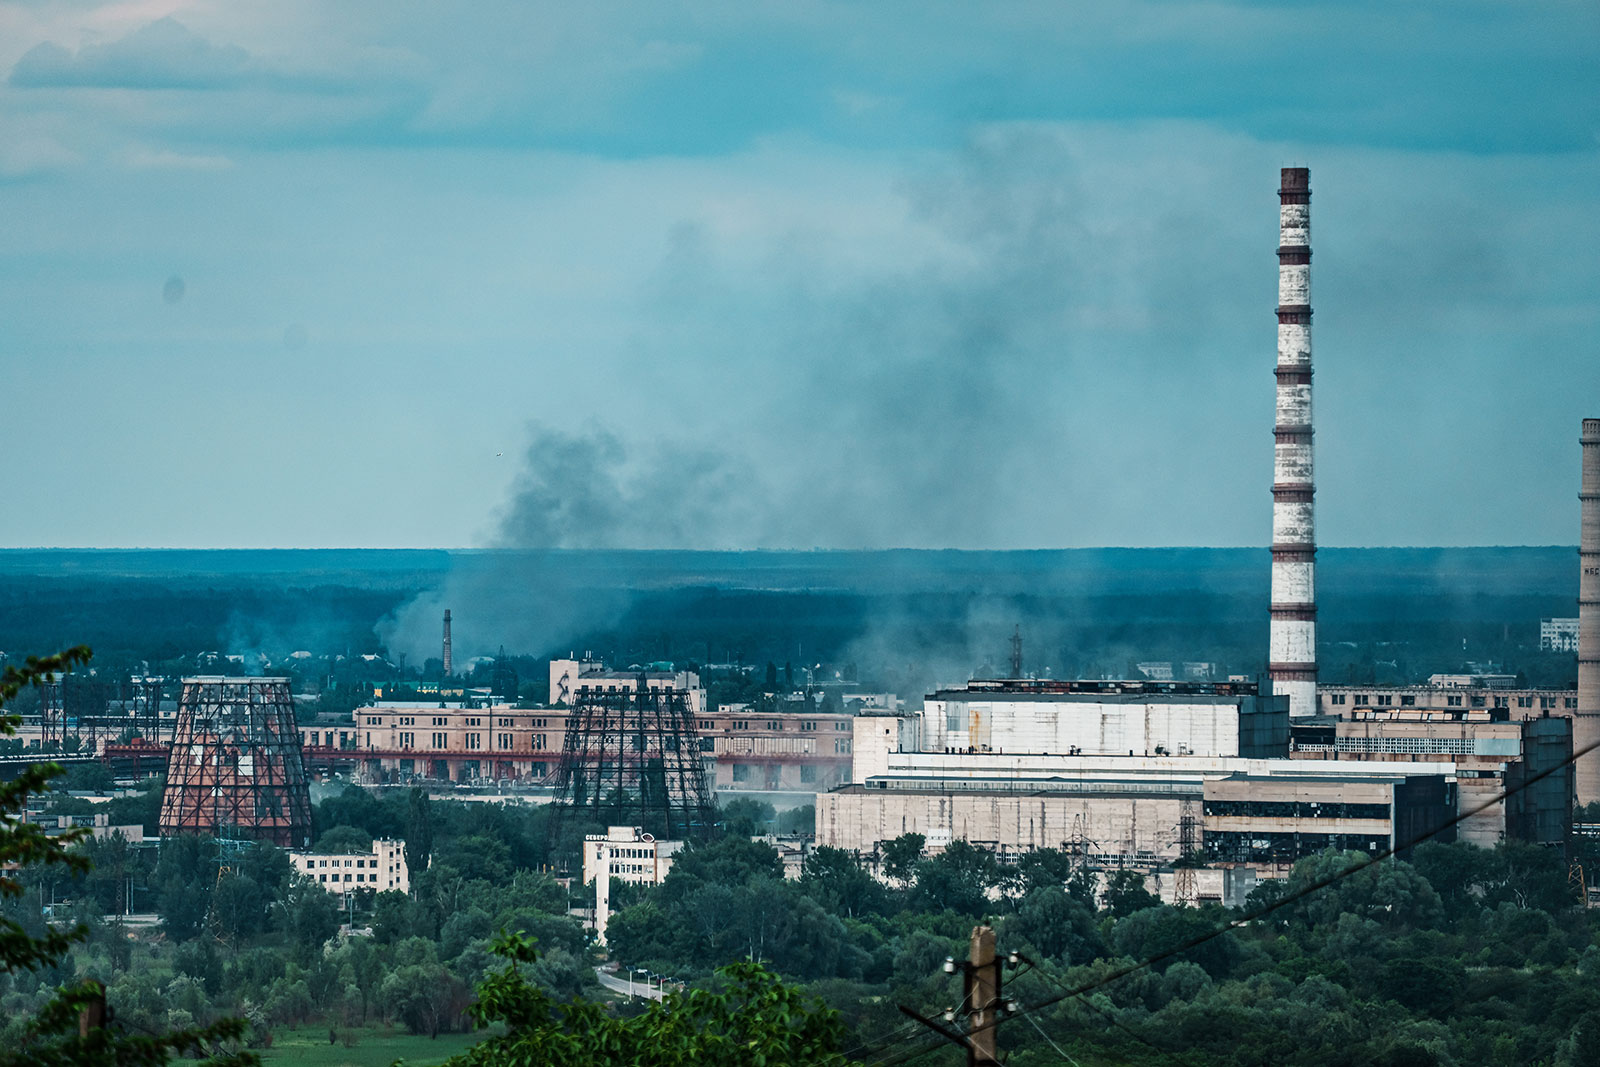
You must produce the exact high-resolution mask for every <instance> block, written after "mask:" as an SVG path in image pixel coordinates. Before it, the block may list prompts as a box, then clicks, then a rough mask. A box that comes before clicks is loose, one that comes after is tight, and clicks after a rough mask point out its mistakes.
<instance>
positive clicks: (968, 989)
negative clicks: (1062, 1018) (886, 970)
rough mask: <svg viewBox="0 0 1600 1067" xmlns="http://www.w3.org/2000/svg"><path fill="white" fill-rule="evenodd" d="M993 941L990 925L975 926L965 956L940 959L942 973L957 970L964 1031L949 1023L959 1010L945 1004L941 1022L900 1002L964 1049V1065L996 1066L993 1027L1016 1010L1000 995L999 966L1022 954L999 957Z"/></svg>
mask: <svg viewBox="0 0 1600 1067" xmlns="http://www.w3.org/2000/svg"><path fill="white" fill-rule="evenodd" d="M994 944H995V942H994V929H993V928H992V927H989V926H975V927H973V928H972V939H971V942H970V946H969V949H968V952H967V958H966V959H965V960H961V961H957V960H956V959H955V958H954V957H950V958H947V959H946V960H945V961H944V971H945V973H946V974H955V973H956V972H957V971H960V972H961V991H962V993H963V994H964V995H963V997H962V1000H961V1004H962V1007H963V1008H964V1009H965V1010H966V1016H967V1028H966V1030H965V1031H962V1030H960V1029H958V1028H953V1027H952V1026H950V1025H949V1024H952V1023H954V1022H955V1021H956V1018H957V1016H958V1015H960V1014H961V1012H960V1010H958V1009H956V1008H946V1009H945V1010H944V1016H943V1019H944V1021H943V1022H942V1023H941V1022H939V1021H936V1020H934V1019H929V1018H926V1017H925V1016H923V1015H920V1014H918V1013H917V1012H915V1011H912V1010H911V1009H910V1008H908V1007H906V1006H905V1005H904V1004H902V1005H900V1010H901V1011H902V1012H904V1013H905V1014H907V1015H909V1016H911V1017H912V1018H913V1019H915V1020H917V1022H919V1023H921V1024H922V1025H924V1026H926V1027H927V1028H928V1029H930V1030H932V1031H933V1032H934V1033H936V1034H938V1035H939V1036H940V1037H942V1038H944V1039H945V1040H946V1041H949V1042H951V1043H952V1044H956V1045H960V1046H961V1047H962V1048H964V1049H966V1050H967V1067H999V1063H1000V1051H999V1040H998V1033H997V1031H998V1030H999V1026H1000V1021H1001V1020H1002V1019H1003V1018H1005V1016H1006V1015H1008V1014H1015V1013H1016V1011H1017V1003H1016V1001H1014V1000H1003V999H1002V998H1001V993H1002V977H1001V968H1002V967H1003V966H1004V965H1005V964H1006V963H1012V964H1015V963H1017V962H1019V961H1020V960H1021V959H1022V957H1021V955H1020V954H1019V953H1015V952H1013V953H1011V954H1010V955H1009V956H1007V957H1005V958H1001V957H999V956H997V955H996V954H995V947H994Z"/></svg>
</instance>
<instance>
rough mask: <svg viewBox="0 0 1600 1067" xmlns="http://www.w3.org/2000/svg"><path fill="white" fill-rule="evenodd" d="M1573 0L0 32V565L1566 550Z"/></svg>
mask: <svg viewBox="0 0 1600 1067" xmlns="http://www.w3.org/2000/svg"><path fill="white" fill-rule="evenodd" d="M1597 134H1600V8H1596V6H1595V5H1593V4H1592V3H1587V2H1583V3H1580V2H1571V3H1566V2H1546V0H1530V2H1526V3H1517V4H1508V3H1478V2H1473V0H1458V2H1454V3H1450V4H1438V3H1435V2H1429V3H1408V2H1404V0H1388V2H1374V3H1315V2H1304V3H1288V2H1284V3H1223V2H1217V3H1199V4H1184V3H1175V2H1154V0H1151V2H1128V3H1117V4H1063V3H1059V2H1048V3H1043V2H1041V3H1005V2H997V3H990V4H981V5H972V4H942V3H937V2H930V0H923V2H918V3H905V4H900V3H867V4H854V3H852V4H835V3H817V2H809V0H790V2H782V3H763V2H751V0H740V2H728V3H674V2H666V0H663V2H659V3H656V2H652V3H643V2H636V3H625V4H607V3H600V2H596V3H586V4H581V5H579V4H545V3H535V2H528V0H475V2H474V3H471V4H449V5H445V4H428V3H408V2H397V0H385V2H381V3H378V2H361V0H347V2H340V3H337V4H330V3H309V2H302V0H274V2H271V3H259V2H252V0H228V2H226V3H213V2H202V3H185V2H166V0H130V2H125V3H96V2H92V0H61V2H57V3H35V2H0V388H3V395H4V398H5V404H4V408H3V412H0V457H3V462H4V469H5V474H6V489H5V504H4V506H3V507H0V545H8V546H19V547H20V546H84V547H97V546H173V547H319V546H355V547H397V546H418V547H463V546H526V547H547V546H551V547H602V546H603V547H698V548H755V547H773V548H778V547H796V548H811V547H851V548H854V547H867V548H871V547H887V546H910V547H957V548H1071V547H1083V546H1099V545H1128V546H1142V545H1219V546H1246V545H1264V544H1266V543H1267V542H1268V541H1269V540H1270V531H1271V519H1270V509H1271V500H1270V495H1269V492H1268V489H1269V485H1270V481H1271V458H1272V457H1271V442H1272V435H1271V432H1270V431H1271V423H1272V409H1273V388H1274V386H1273V376H1272V365H1273V362H1274V358H1275V318H1274V315H1273V306H1274V304H1275V303H1276V270H1277V264H1276V257H1275V255H1274V249H1275V247H1276V244H1277V230H1276V226H1277V206H1276V204H1277V197H1276V189H1277V180H1278V168H1279V167H1282V166H1289V165H1300V166H1309V167H1310V168H1311V172H1312V187H1313V201H1312V218H1313V223H1312V226H1313V236H1312V239H1313V247H1314V249H1315V261H1314V264H1313V294H1312V299H1313V304H1314V306H1315V308H1316V319H1315V327H1314V335H1315V336H1314V353H1315V355H1314V358H1315V362H1316V372H1317V373H1316V407H1317V464H1318V473H1317V481H1318V496H1317V507H1318V526H1319V540H1320V542H1321V543H1323V544H1327V545H1475V544H1573V543H1575V542H1576V540H1577V501H1576V491H1577V483H1578V449H1577V444H1576V438H1577V436H1578V429H1579V420H1580V419H1581V418H1582V417H1584V416H1591V417H1593V416H1597V415H1600V358H1597V353H1596V344H1595V338H1596V337H1597V336H1600V287H1597V285H1596V282H1597V281H1600V204H1597V200H1600V180H1597V179H1600V143H1597Z"/></svg>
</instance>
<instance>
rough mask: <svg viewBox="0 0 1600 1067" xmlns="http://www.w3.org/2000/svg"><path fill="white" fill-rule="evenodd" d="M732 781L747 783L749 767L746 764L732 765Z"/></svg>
mask: <svg viewBox="0 0 1600 1067" xmlns="http://www.w3.org/2000/svg"><path fill="white" fill-rule="evenodd" d="M733 780H734V781H736V782H748V781H749V780H750V765H749V764H748V763H735V764H734V765H733Z"/></svg>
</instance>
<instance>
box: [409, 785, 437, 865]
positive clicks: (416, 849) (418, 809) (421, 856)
mask: <svg viewBox="0 0 1600 1067" xmlns="http://www.w3.org/2000/svg"><path fill="white" fill-rule="evenodd" d="M432 856H433V813H432V812H431V811H430V810H429V808H428V794H427V793H425V792H423V791H422V790H420V789H413V790H412V791H411V793H410V794H409V795H408V796H407V797H406V869H407V870H409V871H410V872H411V877H413V878H415V877H416V876H417V875H419V874H421V873H422V872H423V871H425V870H427V869H428V861H429V859H431V858H432Z"/></svg>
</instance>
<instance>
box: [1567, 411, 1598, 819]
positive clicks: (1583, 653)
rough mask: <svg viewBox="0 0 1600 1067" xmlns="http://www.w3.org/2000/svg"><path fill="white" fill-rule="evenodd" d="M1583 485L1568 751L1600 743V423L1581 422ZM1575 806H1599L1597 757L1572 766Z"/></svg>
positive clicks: (1580, 499)
mask: <svg viewBox="0 0 1600 1067" xmlns="http://www.w3.org/2000/svg"><path fill="white" fill-rule="evenodd" d="M1578 441H1579V444H1580V445H1581V446H1582V448H1583V476H1582V477H1583V480H1582V482H1580V483H1579V487H1578V508H1579V529H1578V714H1577V715H1576V716H1575V717H1574V719H1573V721H1572V750H1573V751H1574V752H1581V751H1583V750H1584V749H1586V748H1588V747H1589V746H1591V745H1594V744H1597V743H1600V419H1584V420H1583V433H1582V435H1581V436H1580V437H1579V438H1578ZM1575 769H1576V772H1577V774H1576V781H1575V783H1574V784H1575V786H1576V791H1577V794H1578V803H1579V804H1592V803H1594V802H1595V801H1597V800H1600V751H1595V752H1591V753H1589V754H1588V755H1586V756H1580V757H1579V758H1578V761H1577V766H1576V768H1575Z"/></svg>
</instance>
